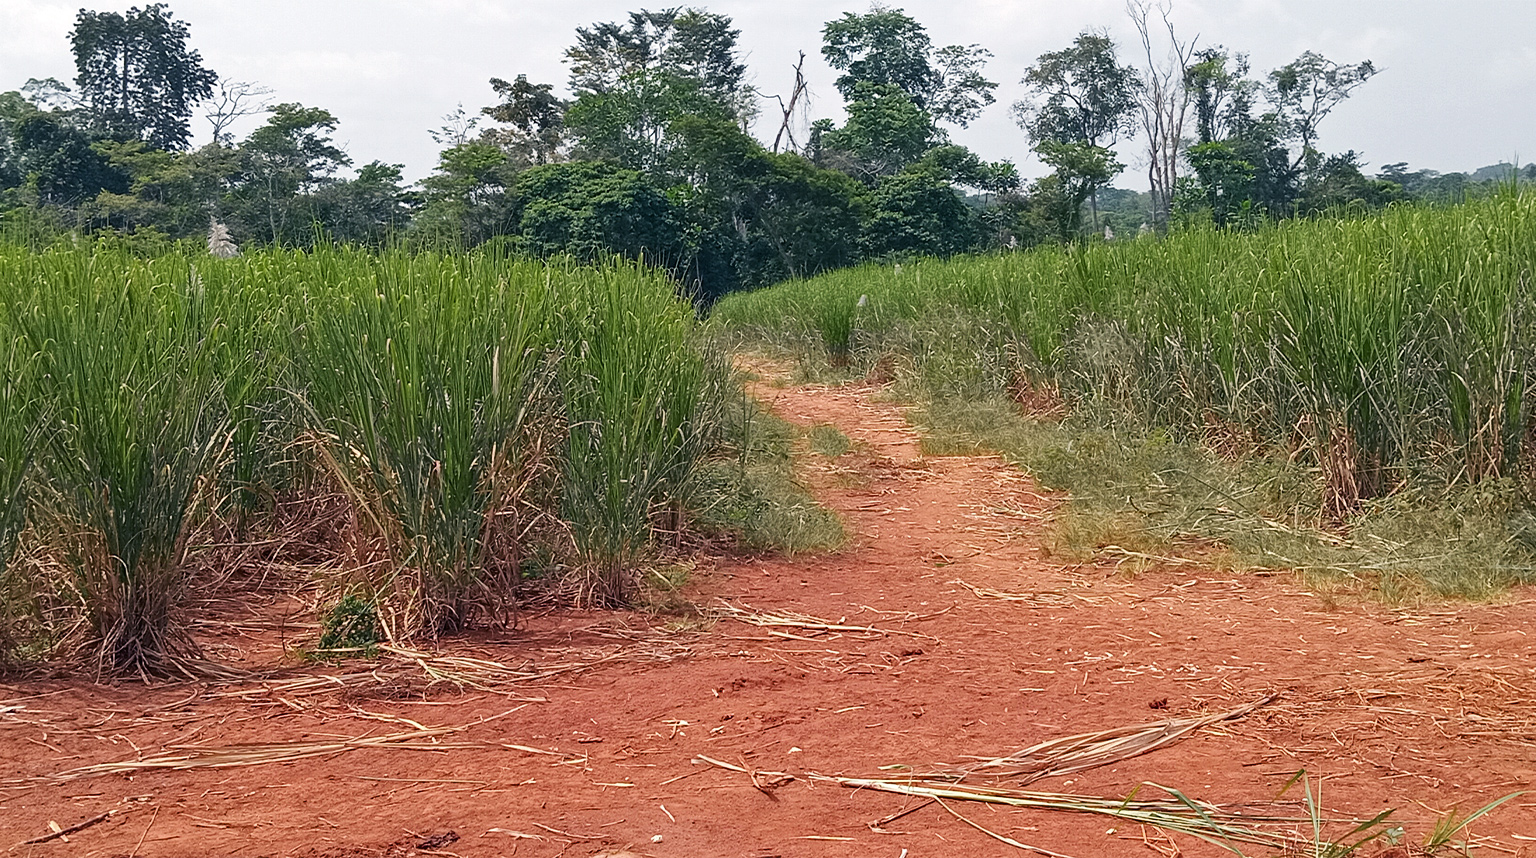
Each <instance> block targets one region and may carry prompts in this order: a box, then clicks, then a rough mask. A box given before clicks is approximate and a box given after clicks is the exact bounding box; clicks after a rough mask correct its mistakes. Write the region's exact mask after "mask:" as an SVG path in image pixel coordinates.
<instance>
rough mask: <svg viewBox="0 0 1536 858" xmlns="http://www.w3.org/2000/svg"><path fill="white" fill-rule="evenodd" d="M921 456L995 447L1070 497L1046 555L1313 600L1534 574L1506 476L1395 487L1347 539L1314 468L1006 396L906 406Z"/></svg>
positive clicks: (1520, 511) (1525, 528)
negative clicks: (1225, 577)
mask: <svg viewBox="0 0 1536 858" xmlns="http://www.w3.org/2000/svg"><path fill="white" fill-rule="evenodd" d="M913 419H914V422H916V423H917V424H918V427H919V428H920V430H921V431H922V432H923V436H924V441H923V445H924V449H925V451H926V452H929V453H931V454H936V455H937V454H956V453H966V452H981V451H986V452H996V453H999V454H1001V455H1002V456H1004V457H1005V458H1006V459H1008V460H1009V461H1011V462H1013V463H1014V464H1016V465H1018V466H1019V467H1021V468H1023V469H1024V470H1026V471H1028V472H1029V473H1030V474H1031V475H1033V476H1034V477H1035V478H1036V479H1038V480H1039V481H1040V482H1041V483H1042V484H1043V485H1044V486H1045V487H1047V488H1050V489H1053V490H1058V491H1064V492H1067V493H1069V494H1070V495H1071V501H1070V502H1069V503H1068V505H1067V506H1066V507H1065V509H1064V513H1063V515H1062V517H1061V518H1060V520H1059V521H1058V522H1057V524H1056V526H1055V541H1054V544H1053V545H1052V546H1051V547H1052V550H1054V551H1056V552H1057V553H1058V554H1061V555H1063V556H1066V557H1069V558H1075V559H1081V560H1088V559H1094V558H1098V559H1105V560H1118V561H1120V562H1122V563H1125V564H1126V565H1127V568H1128V569H1131V570H1134V569H1136V568H1140V567H1142V566H1144V565H1146V564H1147V563H1148V562H1151V561H1150V560H1149V558H1148V557H1147V556H1146V555H1151V556H1152V557H1199V558H1200V559H1202V560H1204V561H1206V562H1209V563H1212V564H1213V565H1215V566H1216V567H1217V568H1226V569H1230V570H1232V571H1237V572H1245V571H1246V572H1253V571H1271V570H1295V571H1297V572H1299V573H1301V575H1302V576H1303V579H1304V580H1305V581H1306V582H1307V584H1308V585H1309V586H1310V587H1312V588H1314V589H1315V590H1316V591H1318V592H1319V594H1320V595H1323V596H1325V597H1339V596H1351V595H1353V596H1368V597H1373V598H1378V599H1381V600H1384V601H1387V602H1404V601H1414V600H1417V599H1421V598H1428V597H1438V598H1447V597H1449V598H1462V599H1487V598H1494V597H1496V596H1498V595H1500V594H1502V593H1503V592H1505V591H1506V590H1507V588H1509V587H1511V586H1514V585H1518V584H1525V583H1530V582H1531V581H1532V580H1536V516H1533V515H1532V514H1531V512H1530V510H1529V507H1528V501H1527V500H1526V499H1525V498H1523V497H1522V496H1521V493H1520V491H1519V489H1518V486H1516V485H1515V484H1513V483H1512V482H1505V481H1484V482H1482V483H1480V484H1478V485H1476V486H1471V487H1467V486H1461V487H1446V486H1440V487H1432V486H1419V487H1415V488H1412V489H1404V490H1402V491H1399V492H1397V493H1395V494H1393V495H1389V496H1388V497H1386V498H1382V499H1380V500H1377V501H1373V502H1371V503H1370V504H1368V505H1366V506H1365V507H1364V508H1363V509H1362V510H1361V512H1360V514H1359V515H1358V516H1357V517H1356V518H1355V519H1354V520H1353V521H1352V523H1351V526H1350V527H1349V528H1348V530H1347V531H1336V530H1332V529H1325V528H1320V527H1318V526H1317V522H1318V521H1319V520H1320V518H1321V516H1320V511H1321V508H1322V504H1323V497H1322V489H1321V488H1320V485H1319V480H1318V476H1317V473H1316V472H1315V471H1314V470H1312V469H1309V468H1305V467H1303V466H1301V465H1299V464H1297V463H1295V462H1293V461H1287V460H1286V459H1285V458H1283V457H1281V456H1278V455H1261V454H1257V453H1248V454H1242V455H1236V456H1231V455H1219V454H1218V453H1217V452H1216V451H1214V450H1212V449H1211V448H1210V447H1208V446H1205V445H1201V444H1198V443H1193V442H1188V441H1178V440H1175V439H1173V438H1172V437H1170V436H1169V435H1168V434H1167V433H1165V432H1158V431H1155V430H1147V429H1143V428H1139V427H1135V426H1130V425H1126V424H1125V423H1124V422H1120V423H1117V422H1115V421H1114V420H1113V419H1112V418H1109V417H1105V416H1102V415H1093V414H1091V413H1087V412H1085V411H1079V412H1077V413H1074V414H1071V415H1069V416H1067V417H1065V418H1061V417H1058V416H1047V417H1037V416H1031V415H1028V414H1025V413H1023V412H1022V411H1021V410H1020V408H1019V407H1018V406H1017V405H1016V404H1015V403H1013V402H1012V401H1011V400H1009V399H1007V398H1005V397H994V398H991V399H986V400H982V401H976V400H955V399H950V400H930V401H927V402H925V403H922V404H921V405H920V406H919V408H918V409H917V410H916V411H915V412H914V415H913Z"/></svg>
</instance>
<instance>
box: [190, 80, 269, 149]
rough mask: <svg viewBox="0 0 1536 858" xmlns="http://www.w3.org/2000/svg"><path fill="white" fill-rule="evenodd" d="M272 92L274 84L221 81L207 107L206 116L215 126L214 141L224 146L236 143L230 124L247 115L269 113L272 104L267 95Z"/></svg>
mask: <svg viewBox="0 0 1536 858" xmlns="http://www.w3.org/2000/svg"><path fill="white" fill-rule="evenodd" d="M271 94H272V89H271V87H266V86H262V85H260V84H256V83H251V82H250V81H244V80H221V81H219V88H218V89H217V90H216V91H215V92H214V93H213V95H212V96H210V97H209V99H208V102H207V103H206V104H205V105H204V107H203V118H205V119H207V120H208V124H209V125H211V126H213V142H215V143H218V144H220V145H223V146H228V145H230V144H231V143H233V142H234V138H233V137H232V136H231V135H230V133H229V126H230V125H232V124H234V122H235V121H236V120H238V119H241V118H243V117H246V116H255V115H257V114H259V113H265V112H266V110H267V107H268V106H270V105H271V103H272V102H271V100H270V99H269V98H267V96H269V95H271Z"/></svg>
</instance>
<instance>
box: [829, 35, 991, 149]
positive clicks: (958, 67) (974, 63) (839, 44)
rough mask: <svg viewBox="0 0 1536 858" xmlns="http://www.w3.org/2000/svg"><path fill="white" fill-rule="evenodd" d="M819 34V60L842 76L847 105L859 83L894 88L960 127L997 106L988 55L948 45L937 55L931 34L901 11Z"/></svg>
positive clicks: (839, 85)
mask: <svg viewBox="0 0 1536 858" xmlns="http://www.w3.org/2000/svg"><path fill="white" fill-rule="evenodd" d="M821 33H822V48H821V55H822V57H823V58H824V59H826V61H827V64H828V65H830V66H832V67H833V68H834V69H837V70H839V71H841V72H843V74H842V75H840V76H839V77H838V79H837V89H838V91H839V92H841V93H842V94H843V98H844V100H846V101H850V102H851V101H854V100H855V99H856V98H857V97H858V93H859V86H860V84H874V85H877V86H887V85H888V86H894V87H897V88H898V89H900V90H901V91H902V92H904V93H906V94H907V95H908V97H910V98H911V99H912V101H913V103H915V104H916V105H917V106H918V108H920V109H922V110H925V111H927V112H928V113H929V114H931V115H932V116H933V118H934V119H935V120H937V121H939V122H947V123H951V124H954V125H959V126H961V127H964V126H965V125H967V124H969V123H970V121H971V120H972V119H975V118H976V116H977V115H978V114H980V113H981V109H982V108H983V107H986V106H987V105H989V104H991V103H993V102H994V101H996V98H995V97H994V96H993V95H992V90H994V89H996V88H997V84H996V83H994V82H992V81H989V80H987V79H986V78H985V77H983V76H982V74H981V69H982V67H983V66H985V65H986V61H987V59H988V58H989V57H991V56H992V53H991V52H990V51H988V50H986V49H985V48H982V47H980V46H979V45H948V46H946V47H944V48H941V49H939V50H938V51H937V52H935V51H934V50H933V42H932V40H930V39H929V38H928V31H927V30H926V29H924V28H923V25H922V24H919V23H918V22H917V21H915V20H914V19H912V18H911V17H909V16H907V15H906V13H904V12H902V10H900V9H886V8H884V7H882V6H878V5H877V6H874V7H872V8H871V9H870V11H869V12H868V13H866V14H863V15H857V14H854V13H852V12H847V13H844V15H843V17H842V18H841V19H839V20H836V21H829V22H827V24H826V25H825V26H824V27H823V28H822V31H821Z"/></svg>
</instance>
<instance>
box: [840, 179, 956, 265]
mask: <svg viewBox="0 0 1536 858" xmlns="http://www.w3.org/2000/svg"><path fill="white" fill-rule="evenodd" d="M870 209H871V211H870V218H869V223H868V224H867V225H866V226H865V229H864V236H865V238H864V241H865V250H866V252H867V253H868V254H869V255H871V256H877V257H878V256H907V255H916V256H952V255H954V254H956V253H961V252H964V251H966V250H969V249H971V247H972V246H973V245H975V243H976V240H977V237H978V229H977V226H978V225H977V219H976V214H975V212H974V211H973V210H972V209H971V207H970V206H968V205H966V204H965V200H963V199H961V198H960V195H959V194H957V193H955V189H954V188H953V187H952V186H951V185H950V183H949V181H948V180H947V179H946V178H945V177H944V176H943V175H941V174H939V173H937V172H935V171H933V170H928V169H922V168H915V169H909V170H903V171H902V172H900V173H897V174H896V175H894V176H887V177H885V178H883V179H881V180H880V184H879V185H878V186H876V187H875V189H874V192H873V193H872V194H871V195H870Z"/></svg>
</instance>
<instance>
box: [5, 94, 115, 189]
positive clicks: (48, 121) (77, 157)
mask: <svg viewBox="0 0 1536 858" xmlns="http://www.w3.org/2000/svg"><path fill="white" fill-rule="evenodd" d="M11 138H12V139H11V144H10V145H11V146H12V147H13V149H14V150H15V155H16V169H17V172H18V173H19V174H20V175H19V178H20V180H21V187H22V189H23V190H24V192H25V193H26V194H27V196H28V197H30V200H28V201H29V202H32V203H34V204H36V205H42V206H58V207H70V208H73V207H77V206H80V205H82V204H84V203H87V202H90V201H91V200H94V199H95V198H96V196H97V195H98V194H100V193H101V192H102V191H110V192H112V193H119V194H125V193H127V192H128V190H129V182H128V177H127V176H125V175H124V174H123V173H122V171H120V170H118V169H117V168H115V167H114V166H113V165H112V163H111V161H110V160H109V159H108V158H107V157H106V156H105V155H103V154H102V153H101V152H99V151H97V150H96V149H95V148H94V147H92V145H91V140H90V138H89V137H88V136H87V135H86V133H85V132H84V131H82V130H80V129H79V128H76V127H75V126H74V125H72V124H71V123H69V122H68V121H66V120H65V119H64V118H61V117H60V116H59V115H58V114H56V113H52V112H43V111H40V110H33V111H30V112H28V113H27V114H26V115H24V116H22V117H21V118H20V120H19V121H17V122H16V124H15V126H14V127H13V128H12V130H11Z"/></svg>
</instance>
